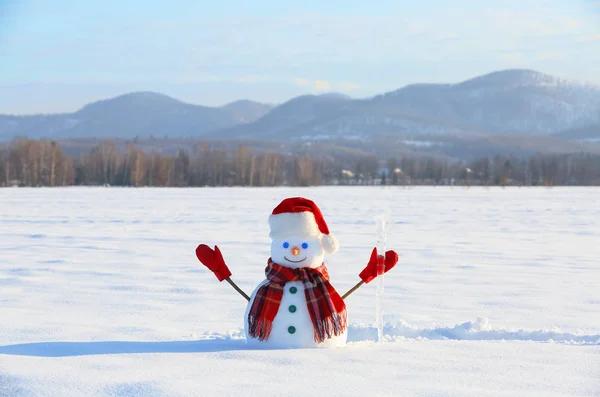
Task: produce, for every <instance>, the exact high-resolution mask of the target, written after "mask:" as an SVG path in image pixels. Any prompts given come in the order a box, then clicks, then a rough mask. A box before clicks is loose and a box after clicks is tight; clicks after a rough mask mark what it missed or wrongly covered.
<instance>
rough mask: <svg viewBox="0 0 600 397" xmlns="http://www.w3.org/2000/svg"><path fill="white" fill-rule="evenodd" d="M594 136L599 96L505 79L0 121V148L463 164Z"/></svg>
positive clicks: (151, 99) (108, 106) (138, 105)
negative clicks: (116, 146) (219, 147)
mask: <svg viewBox="0 0 600 397" xmlns="http://www.w3.org/2000/svg"><path fill="white" fill-rule="evenodd" d="M598 126H600V87H598V86H596V85H593V84H585V83H580V82H576V81H570V80H565V79H561V78H558V77H554V76H550V75H547V74H543V73H539V72H536V71H532V70H522V69H514V70H504V71H497V72H492V73H488V74H485V75H482V76H478V77H475V78H472V79H469V80H466V81H463V82H459V83H455V84H411V85H408V86H406V87H403V88H401V89H398V90H395V91H391V92H387V93H383V94H381V95H376V96H374V97H371V98H363V99H353V98H350V97H348V96H345V95H342V94H338V93H328V94H322V95H303V96H299V97H296V98H293V99H291V100H289V101H287V102H285V103H282V104H279V105H277V106H271V105H266V104H261V103H257V102H252V101H248V100H241V101H236V102H232V103H230V104H227V105H225V106H221V107H206V106H198V105H191V104H187V103H184V102H181V101H178V100H176V99H173V98H170V97H168V96H165V95H162V94H158V93H152V92H135V93H130V94H126V95H122V96H119V97H116V98H111V99H106V100H102V101H98V102H95V103H92V104H89V105H87V106H85V107H83V108H82V109H81V110H79V111H77V112H75V113H70V114H58V115H39V116H0V140H2V139H4V140H7V139H11V138H13V137H16V136H29V137H31V138H39V137H43V138H52V139H62V138H81V137H83V138H94V137H95V138H126V139H130V138H133V137H139V138H144V137H146V138H147V137H155V138H182V139H192V140H193V139H211V140H212V141H213V142H217V141H220V142H221V143H223V139H228V140H229V141H230V142H229V143H228V144H231V143H232V142H239V141H240V140H241V141H246V142H261V143H260V145H262V147H265V145H266V146H268V147H270V145H271V143H275V142H278V145H279V147H281V148H284V149H282V150H306V146H305V145H306V144H308V143H311V142H313V143H314V142H317V141H318V144H314V145H313V146H312V148H311V150H313V151H314V150H317V147H318V149H319V150H321V149H323V148H332V147H335V148H336V149H335V150H341V151H343V150H346V149H348V150H350V151H355V152H356V151H358V152H361V153H369V152H370V153H378V154H380V153H391V154H393V153H404V152H419V153H431V154H434V153H437V154H442V155H450V156H458V157H461V158H465V157H468V156H472V155H475V154H485V155H489V154H500V153H505V152H511V151H512V152H514V153H535V152H536V151H551V152H560V151H561V150H564V151H580V150H592V151H598V150H600V145H599V144H598V143H600V139H598V138H600V129H599V128H598ZM161 142H164V141H161ZM266 142H270V143H266ZM165 144H166V143H165ZM327 150H329V149H327Z"/></svg>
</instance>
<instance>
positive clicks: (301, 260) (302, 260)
mask: <svg viewBox="0 0 600 397" xmlns="http://www.w3.org/2000/svg"><path fill="white" fill-rule="evenodd" d="M283 259H285V260H286V261H288V262H292V263H300V262H304V261H305V260H306V257H304V259H300V260H299V261H293V260H291V259H288V258H287V257H285V256H284V257H283Z"/></svg>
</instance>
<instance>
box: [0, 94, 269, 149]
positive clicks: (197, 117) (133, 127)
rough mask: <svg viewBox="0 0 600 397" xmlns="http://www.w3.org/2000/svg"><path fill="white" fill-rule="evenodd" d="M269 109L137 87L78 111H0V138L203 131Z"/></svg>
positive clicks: (243, 120) (190, 133)
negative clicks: (194, 100)
mask: <svg viewBox="0 0 600 397" xmlns="http://www.w3.org/2000/svg"><path fill="white" fill-rule="evenodd" d="M270 109H271V106H269V105H264V104H261V103H257V102H252V101H237V102H234V103H231V104H228V105H225V106H223V107H219V108H217V107H206V106H198V105H191V104H188V103H184V102H181V101H179V100H176V99H174V98H171V97H168V96H166V95H162V94H158V93H154V92H135V93H129V94H125V95H121V96H118V97H116V98H111V99H106V100H101V101H97V102H94V103H91V104H89V105H86V106H84V107H83V108H82V109H80V110H79V111H77V112H75V113H69V114H57V115H36V116H2V115H0V139H1V138H5V139H10V138H12V137H15V136H28V137H30V138H53V139H58V138H76V137H98V138H102V137H106V138H115V137H119V138H134V137H136V136H155V137H177V136H202V135H204V134H206V133H208V132H211V131H215V130H218V129H222V128H227V127H230V126H232V125H236V124H240V123H249V122H252V121H254V120H256V119H257V118H260V117H262V116H263V115H264V114H265V113H267V112H268V111H269V110H270Z"/></svg>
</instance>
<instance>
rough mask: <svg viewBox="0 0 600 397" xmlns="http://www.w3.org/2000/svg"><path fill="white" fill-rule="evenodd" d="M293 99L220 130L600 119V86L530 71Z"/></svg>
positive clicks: (420, 129)
mask: <svg viewBox="0 0 600 397" xmlns="http://www.w3.org/2000/svg"><path fill="white" fill-rule="evenodd" d="M334 98H335V99H329V98H328V99H329V100H325V99H323V98H321V97H319V96H306V97H301V98H295V99H292V100H291V101H289V102H286V103H284V104H282V105H280V106H278V107H276V108H274V109H273V110H272V111H271V112H270V113H269V114H268V115H266V116H265V117H263V118H261V119H258V120H257V121H255V122H254V123H250V124H247V125H243V126H235V127H233V128H230V129H226V130H224V131H219V133H218V135H219V136H232V137H254V138H275V137H277V138H279V139H307V138H308V139H314V138H321V139H324V138H327V139H338V138H344V137H345V138H372V137H373V136H375V135H382V134H384V135H393V136H405V137H415V136H419V135H423V134H444V135H446V134H450V135H490V134H515V133H518V134H527V135H549V134H555V133H558V132H560V131H564V130H567V129H573V128H582V127H586V126H589V125H593V124H596V123H600V87H598V86H594V85H591V84H581V83H577V82H572V81H569V80H564V79H560V78H557V77H553V76H549V75H545V74H542V73H538V72H535V71H531V70H506V71H501V72H494V73H490V74H487V75H484V76H479V77H476V78H474V79H471V80H467V81H464V82H461V83H458V84H412V85H409V86H406V87H404V88H401V89H399V90H396V91H392V92H388V93H385V94H382V95H378V96H375V97H373V98H370V99H363V100H350V99H347V98H340V97H334Z"/></svg>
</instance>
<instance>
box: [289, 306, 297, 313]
mask: <svg viewBox="0 0 600 397" xmlns="http://www.w3.org/2000/svg"><path fill="white" fill-rule="evenodd" d="M289 310H290V313H294V312H295V311H296V306H294V305H290V307H289Z"/></svg>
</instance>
